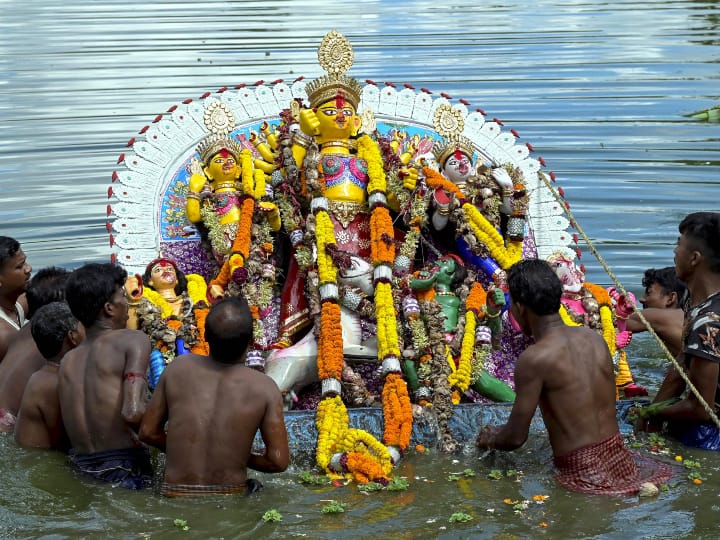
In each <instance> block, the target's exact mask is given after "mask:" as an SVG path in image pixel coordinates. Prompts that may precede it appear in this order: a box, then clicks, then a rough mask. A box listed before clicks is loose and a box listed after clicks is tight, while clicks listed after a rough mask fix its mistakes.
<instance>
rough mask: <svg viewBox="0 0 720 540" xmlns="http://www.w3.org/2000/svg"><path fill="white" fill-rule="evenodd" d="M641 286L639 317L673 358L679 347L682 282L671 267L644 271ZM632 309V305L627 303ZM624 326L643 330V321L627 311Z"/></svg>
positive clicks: (635, 330) (683, 289)
mask: <svg viewBox="0 0 720 540" xmlns="http://www.w3.org/2000/svg"><path fill="white" fill-rule="evenodd" d="M642 285H643V287H645V294H644V295H643V297H642V298H640V303H641V304H642V306H643V310H642V314H643V317H645V319H646V320H647V322H648V323H650V326H651V327H652V329H653V330H654V331H655V333H656V334H657V335H658V337H659V338H660V339H661V340H662V341H663V343H665V346H666V347H667V348H668V350H669V351H670V353H671V354H672V355H673V358H677V355H678V353H679V352H680V350H681V349H682V326H683V317H684V314H683V310H682V306H681V305H680V302H681V301H682V299H683V297H684V295H685V290H686V287H685V284H684V283H683V282H682V281H680V280H679V279H678V277H677V274H675V267H674V266H668V267H667V268H661V269H659V270H656V269H655V268H649V269H648V270H645V275H644V276H643V280H642ZM629 308H630V309H632V306H629ZM627 329H628V330H630V331H631V332H632V333H634V334H635V333H638V332H645V331H646V330H647V328H645V324H644V323H643V322H642V321H641V320H640V317H638V315H637V313H630V316H629V317H628V319H627Z"/></svg>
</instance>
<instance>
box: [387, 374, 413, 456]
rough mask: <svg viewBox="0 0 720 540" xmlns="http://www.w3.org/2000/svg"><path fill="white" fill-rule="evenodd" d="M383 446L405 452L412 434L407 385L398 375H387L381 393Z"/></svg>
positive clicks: (410, 408)
mask: <svg viewBox="0 0 720 540" xmlns="http://www.w3.org/2000/svg"><path fill="white" fill-rule="evenodd" d="M382 403H383V417H384V418H385V430H384V434H383V440H384V441H385V444H387V445H391V446H397V447H399V448H401V449H403V450H405V449H406V448H407V447H408V445H409V444H410V435H411V433H412V407H411V405H410V396H409V395H408V391H407V384H406V383H405V381H404V380H403V378H402V376H401V375H400V374H399V373H388V374H387V375H386V376H385V385H384V386H383V391H382Z"/></svg>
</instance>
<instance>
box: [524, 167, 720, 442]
mask: <svg viewBox="0 0 720 540" xmlns="http://www.w3.org/2000/svg"><path fill="white" fill-rule="evenodd" d="M538 174H539V176H540V178H541V179H542V181H543V183H544V184H545V187H546V188H547V189H548V190H550V193H552V195H553V197H554V198H555V200H556V201H557V202H558V204H560V205H561V206H562V208H564V209H565V213H566V214H567V217H568V219H569V220H570V224H571V225H572V227H573V228H574V229H575V230H576V231H577V232H578V233H579V234H580V236H581V237H582V239H583V240H584V241H585V244H587V247H588V249H589V250H590V253H592V254H593V255H594V256H595V258H596V259H597V260H598V262H599V263H600V265H601V266H602V267H603V270H605V272H606V273H607V275H608V276H609V277H610V279H611V280H612V282H613V283H614V284H615V287H616V288H617V290H618V291H620V293H621V294H623V295H625V297H627V296H628V293H627V291H626V290H625V287H623V285H622V283H620V280H619V279H618V278H617V276H615V274H614V273H613V271H612V270H611V269H610V267H609V266H608V264H607V263H606V262H605V259H603V258H602V255H600V253H599V252H598V250H597V249H595V246H594V245H593V243H592V242H591V241H590V238H588V236H587V235H586V234H585V231H584V230H583V229H582V227H580V224H579V223H578V222H577V220H576V219H575V216H573V214H572V212H571V211H570V208H568V206H567V205H566V204H565V201H564V199H563V198H562V196H561V195H560V193H559V192H558V190H557V189H556V188H555V186H553V185H552V184H551V183H550V181H549V180H548V177H547V176H546V175H545V174H543V173H542V172H540V173H538ZM635 313H636V314H637V316H638V318H639V319H640V320H641V321H642V323H643V324H644V325H645V328H647V330H648V332H650V334H651V335H652V336H653V337H654V338H655V340H656V341H657V342H658V344H659V345H660V348H661V349H662V351H663V352H664V353H665V356H666V357H667V358H668V359H669V360H670V361H671V362H672V363H673V365H674V366H675V369H676V370H677V372H678V374H679V375H680V377H682V380H683V381H685V384H686V385H687V388H688V390H690V391H691V392H692V393H693V394H694V395H695V397H696V398H697V399H698V401H699V402H700V404H701V405H702V407H703V409H705V412H706V413H707V414H708V416H709V417H710V418H711V419H712V421H713V422H714V423H715V425H716V426H717V427H718V428H720V419H718V417H717V415H716V414H715V411H713V409H712V407H710V405H708V403H707V402H706V401H705V399H703V397H702V396H701V395H700V392H699V391H698V389H697V388H695V386H694V385H693V384H692V383H691V382H690V378H689V377H688V376H687V374H686V373H685V370H684V369H683V368H682V367H681V366H680V364H678V362H677V360H676V359H675V358H674V357H673V355H672V353H671V352H670V351H669V350H668V348H667V347H666V346H665V343H663V340H662V339H660V336H658V335H657V334H656V333H655V330H653V328H652V326H651V325H650V323H649V322H648V320H647V319H646V318H645V316H644V315H643V314H642V310H635Z"/></svg>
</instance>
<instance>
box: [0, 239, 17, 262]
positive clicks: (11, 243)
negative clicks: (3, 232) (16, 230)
mask: <svg viewBox="0 0 720 540" xmlns="http://www.w3.org/2000/svg"><path fill="white" fill-rule="evenodd" d="M18 251H20V242H18V241H17V240H15V239H14V238H10V237H9V236H0V269H2V266H3V265H4V264H5V261H7V260H8V259H9V258H10V257H14V256H15V254H16V253H17V252H18Z"/></svg>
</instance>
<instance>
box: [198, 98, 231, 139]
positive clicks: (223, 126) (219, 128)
mask: <svg viewBox="0 0 720 540" xmlns="http://www.w3.org/2000/svg"><path fill="white" fill-rule="evenodd" d="M203 123H204V124H205V127H206V128H207V130H208V131H209V132H210V133H213V134H214V135H227V134H228V133H230V132H232V130H233V129H235V116H234V115H233V113H232V111H231V110H230V107H228V105H227V104H226V103H223V102H221V101H216V102H215V103H212V104H210V106H209V107H208V108H207V109H205V114H204V115H203Z"/></svg>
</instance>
